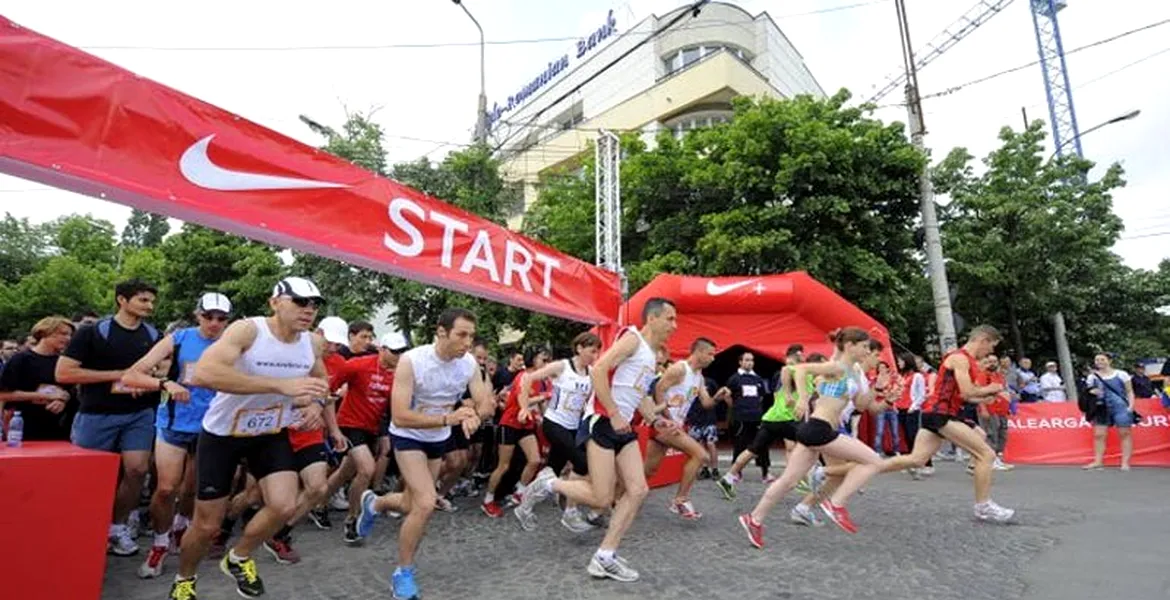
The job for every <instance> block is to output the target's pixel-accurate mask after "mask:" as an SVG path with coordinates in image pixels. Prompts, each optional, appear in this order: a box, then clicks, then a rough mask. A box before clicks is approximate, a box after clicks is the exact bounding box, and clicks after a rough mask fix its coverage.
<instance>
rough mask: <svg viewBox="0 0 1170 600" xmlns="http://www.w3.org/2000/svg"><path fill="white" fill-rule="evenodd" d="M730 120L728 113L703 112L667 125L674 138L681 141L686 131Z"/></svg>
mask: <svg viewBox="0 0 1170 600" xmlns="http://www.w3.org/2000/svg"><path fill="white" fill-rule="evenodd" d="M730 120H731V113H730V112H703V113H695V114H690V115H686V116H684V117H681V118H679V119H678V120H676V121H674V122H672V123H670V124H669V125H667V128H668V129H670V131H671V132H672V133H673V134H674V137H676V138H679V139H682V138H683V136H685V135H686V134H687V132H688V131H692V130H694V129H702V128H704V127H713V126H715V125H718V124H719V123H727V122H728V121H730Z"/></svg>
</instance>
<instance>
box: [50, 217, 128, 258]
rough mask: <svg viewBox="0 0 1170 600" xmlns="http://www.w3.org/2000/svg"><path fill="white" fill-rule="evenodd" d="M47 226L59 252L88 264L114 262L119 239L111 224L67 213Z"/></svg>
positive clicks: (117, 255)
mask: <svg viewBox="0 0 1170 600" xmlns="http://www.w3.org/2000/svg"><path fill="white" fill-rule="evenodd" d="M48 229H49V231H50V232H52V236H53V242H54V244H55V245H56V246H57V249H58V250H59V251H60V252H61V253H62V254H68V255H70V256H72V257H74V258H76V259H77V260H78V261H79V262H81V263H83V264H87V265H95V266H96V265H104V266H107V267H115V266H116V265H117V263H118V260H119V252H118V238H117V236H115V235H114V231H115V230H114V224H113V223H111V222H109V221H106V220H104V219H97V218H94V217H93V216H92V215H69V216H65V217H60V218H58V219H57V220H56V221H53V222H51V223H50V224H49V225H48Z"/></svg>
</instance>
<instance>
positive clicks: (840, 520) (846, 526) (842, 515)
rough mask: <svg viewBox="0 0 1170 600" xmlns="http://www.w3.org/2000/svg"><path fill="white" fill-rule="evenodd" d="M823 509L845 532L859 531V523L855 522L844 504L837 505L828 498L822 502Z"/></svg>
mask: <svg viewBox="0 0 1170 600" xmlns="http://www.w3.org/2000/svg"><path fill="white" fill-rule="evenodd" d="M821 510H823V511H825V516H826V517H829V520H830V521H832V522H834V523H836V524H837V527H840V528H841V529H842V530H843V531H844V532H845V533H857V525H854V524H853V518H852V517H850V516H849V510H848V509H846V508H845V507H844V506H837V505H836V504H833V501H832V500H829V499H827V498H826V499H825V500H823V501H822V502H821Z"/></svg>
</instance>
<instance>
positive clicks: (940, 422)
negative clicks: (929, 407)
mask: <svg viewBox="0 0 1170 600" xmlns="http://www.w3.org/2000/svg"><path fill="white" fill-rule="evenodd" d="M951 421H955V422H957V423H962V424H964V425H966V426H967V427H970V428H971V429H974V428H975V422H974V421H969V420H967V419H963V418H960V417H953V416H951V415H948V414H944V413H928V412H924V413H922V425H921V428H922V429H925V430H927V431H929V432H931V433H933V434H935V435H937V436H939V437H943V434H942V429H943V427H946V425H947V423H950V422H951Z"/></svg>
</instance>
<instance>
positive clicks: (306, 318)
mask: <svg viewBox="0 0 1170 600" xmlns="http://www.w3.org/2000/svg"><path fill="white" fill-rule="evenodd" d="M323 303H324V300H323V299H322V297H321V292H320V291H319V290H318V289H317V286H316V285H315V284H313V282H311V281H309V280H307V279H302V278H300V277H287V278H285V279H282V280H280V282H279V283H277V284H276V287H275V288H273V291H272V297H271V298H269V300H268V306H269V307H271V309H272V316H270V317H256V318H252V319H246V320H243V321H238V322H236V323H233V324H232V325H231V326H229V327H228V328H227V331H225V332H224V334H223V336H222V337H221V338H220V339H219V340H218V341H216V342H215V343H214V344H212V345H211V347H210V348H208V349H207V351H206V352H204V353H203V356H202V358H200V359H199V362H198V363H197V364H196V365H195V375H194V377H193V378H192V383H193V384H194V385H197V386H201V387H206V388H211V389H214V390H218V391H219V393H218V394H216V396H215V398H213V399H212V400H211V406H210V407H209V408H208V409H207V414H205V415H204V416H203V432H202V433H200V434H199V450H198V454H197V455H196V457H195V471H196V479H197V487H196V501H195V518H194V520H193V521H192V523H191V528H190V530H188V532H187V534H186V535H184V536H183V543H182V551H181V553H180V555H179V572H178V573H177V574H176V575H175V583H174V585H172V586H171V595H170V598H171V600H192V599H194V598H195V597H196V594H195V572H196V570H197V569H198V567H199V561H201V560H202V559H203V556H204V555H205V554H206V553H207V548H208V545H209V544H210V543H211V540H212V538H213V537H215V535H216V533H218V532H219V529H220V525H221V522H222V521H223V517H224V514H225V513H226V512H227V508H228V494H230V493H231V491H232V479H233V477H234V475H235V473H236V465H237V464H239V462H240V460H241V459H242V460H245V461H247V464H248V470H249V471H250V472H251V474H252V475H253V476H254V477H255V478H256V480H257V481H258V485H259V487H260V493H261V495H262V496H263V500H264V508H262V509H261V510H260V511H259V512H258V513H256V516H254V517H252V519H251V520H250V521H248V524H247V526H246V527H245V528H244V533H243V535H242V536H241V537H240V539H239V540H238V541H237V542H236V545H235V547H233V548H231V549H230V550H229V551H228V553H227V555H225V556H224V557H223V560H221V561H220V563H219V568H220V570H221V571H223V573H224V574H225V575H227V576H228V577H231V578H232V579H234V580H235V582H236V591H237V592H238V593H239V594H240V595H241V596H243V597H245V598H255V597H257V596H262V595H263V594H264V583H263V582H262V581H261V580H260V576H259V574H257V572H256V561H255V560H253V559H252V551H254V550H255V549H256V547H257V546H259V545H260V544H261V543H262V542H263V541H264V540H267V539H269V538H271V537H272V535H273V534H274V533H276V532H277V531H278V530H279V529H280V528H281V527H282V526H283V525H284V524H285V523H286V522H288V520H289V519H290V518H291V517H292V516H293V513H294V512H295V511H296V507H297V474H296V471H295V469H296V458H295V456H294V455H293V451H292V445H291V444H290V443H289V438H288V432H287V430H288V428H289V427H296V428H299V429H303V430H313V429H320V428H321V426H322V424H323V420H322V419H323V418H322V413H323V411H324V405H325V403H326V401H325V398H326V397H327V396H328V395H329V386H328V384H327V382H326V381H325V365H324V364H323V363H322V362H321V351H322V346H323V344H324V342H323V341H322V340H321V339H320V338H319V337H317V336H314V335H313V334H311V333H309V330H310V328H312V326H313V321H314V320H315V318H316V316H317V309H318V308H319V307H320V306H321V305H322V304H323ZM298 409H299V410H298Z"/></svg>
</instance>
